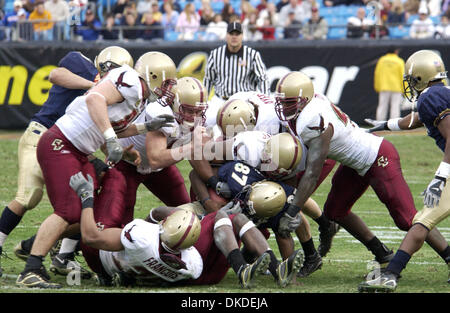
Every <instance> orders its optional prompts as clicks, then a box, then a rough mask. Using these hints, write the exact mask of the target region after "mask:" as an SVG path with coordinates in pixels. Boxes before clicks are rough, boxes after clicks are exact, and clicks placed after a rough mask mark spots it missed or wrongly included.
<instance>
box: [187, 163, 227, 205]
mask: <svg viewBox="0 0 450 313" xmlns="http://www.w3.org/2000/svg"><path fill="white" fill-rule="evenodd" d="M208 165H209V164H208ZM211 173H213V172H212V171H211ZM189 180H190V181H191V186H192V189H193V190H194V193H195V195H196V196H197V199H199V201H200V203H201V204H202V206H203V208H204V209H205V211H206V213H211V212H216V211H218V210H220V208H221V205H220V204H219V203H217V202H216V201H214V200H213V199H211V198H210V196H209V192H208V187H207V186H206V184H205V182H204V181H203V180H202V179H200V177H199V175H198V174H197V172H196V171H191V172H190V173H189Z"/></svg>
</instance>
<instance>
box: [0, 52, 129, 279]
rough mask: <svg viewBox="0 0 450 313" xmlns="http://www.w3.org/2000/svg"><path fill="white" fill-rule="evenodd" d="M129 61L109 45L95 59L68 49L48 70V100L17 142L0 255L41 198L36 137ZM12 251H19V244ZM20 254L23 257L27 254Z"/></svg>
mask: <svg viewBox="0 0 450 313" xmlns="http://www.w3.org/2000/svg"><path fill="white" fill-rule="evenodd" d="M133 63H134V62H133V59H132V57H131V55H130V54H129V53H128V51H127V50H125V49H124V48H121V47H118V46H110V47H107V48H105V49H103V50H102V51H101V52H100V53H99V54H98V55H97V57H96V58H95V62H92V61H91V60H90V59H89V58H87V57H86V56H84V55H83V54H81V53H80V52H75V51H73V52H69V53H68V54H67V55H66V56H64V57H63V58H62V59H61V61H60V62H59V64H58V67H57V68H55V69H53V70H52V71H51V72H50V75H49V80H50V82H51V83H53V86H52V88H51V89H50V91H49V96H48V99H47V101H46V102H45V103H44V105H43V106H42V108H41V110H40V111H39V112H38V113H36V114H35V115H34V116H33V117H32V118H31V122H30V123H29V125H28V127H27V129H26V130H25V132H24V134H23V135H22V137H21V138H20V141H19V147H18V157H19V163H18V166H19V173H18V188H17V193H16V197H15V199H14V200H12V201H11V202H10V203H9V204H8V205H7V206H6V207H5V209H4V210H3V213H2V215H1V217H0V254H1V252H2V246H3V243H4V241H5V240H6V238H7V237H8V235H9V233H10V232H11V231H12V230H13V229H14V228H15V227H16V226H17V225H18V224H19V222H20V220H21V219H22V217H23V215H24V214H25V213H26V211H27V210H31V209H33V208H35V207H36V206H37V205H38V204H39V202H40V201H41V199H42V195H43V186H44V178H43V176H42V171H41V169H40V167H39V164H38V161H37V158H36V146H37V143H38V141H39V139H40V138H41V137H42V135H43V134H44V133H45V132H46V131H47V129H49V128H50V127H52V126H53V124H54V123H55V122H56V120H57V119H58V118H59V117H61V116H62V115H63V114H64V112H65V110H66V107H67V106H68V105H69V104H70V103H71V102H72V101H73V100H74V99H75V98H76V97H78V96H81V95H82V94H83V93H85V92H86V90H88V89H89V88H91V87H93V86H94V84H95V82H97V81H98V80H99V78H100V77H103V76H104V75H105V74H106V73H107V72H108V71H109V70H110V69H112V68H115V67H119V66H121V65H124V64H127V65H129V66H133ZM66 242H67V241H66ZM28 243H30V241H28ZM30 249H31V246H29V247H28V251H29V250H30ZM15 250H20V247H19V248H17V249H15ZM63 251H64V250H63ZM23 257H24V258H26V257H28V255H26V256H23ZM64 260H65V262H66V263H67V262H68V261H74V260H73V254H71V255H68V256H67V257H66V258H65V259H64ZM0 273H1V269H0ZM83 273H84V272H83ZM84 274H88V273H84Z"/></svg>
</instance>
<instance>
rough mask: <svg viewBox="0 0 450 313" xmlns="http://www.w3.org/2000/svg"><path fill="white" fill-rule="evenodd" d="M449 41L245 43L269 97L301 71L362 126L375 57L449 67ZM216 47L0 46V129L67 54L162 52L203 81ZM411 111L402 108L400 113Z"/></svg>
mask: <svg viewBox="0 0 450 313" xmlns="http://www.w3.org/2000/svg"><path fill="white" fill-rule="evenodd" d="M449 43H450V41H448V40H379V41H375V40H327V41H293V42H289V41H272V42H258V43H247V44H248V45H250V46H252V47H254V48H256V49H258V51H260V52H261V55H262V57H263V60H264V62H265V64H266V66H267V69H268V79H269V80H270V82H271V90H272V92H273V91H274V90H275V86H276V83H277V81H278V79H279V78H280V77H281V76H283V75H284V74H285V73H286V72H288V71H291V70H302V71H304V72H305V73H307V74H308V75H310V76H311V77H312V78H313V79H314V85H315V88H316V90H317V91H318V92H321V93H324V94H326V95H327V96H328V97H329V98H330V100H332V101H333V102H334V103H335V104H337V105H338V106H339V107H340V108H341V109H342V110H343V111H344V112H346V113H347V114H348V115H349V116H350V118H351V119H352V120H354V121H355V122H356V123H358V124H362V123H364V122H363V119H364V118H366V117H371V118H374V117H375V110H376V106H377V101H378V97H377V94H376V93H375V91H374V89H373V73H374V69H375V64H376V62H377V60H378V58H379V57H380V56H382V55H384V54H385V53H386V52H387V50H388V49H389V48H390V47H391V46H392V45H395V46H398V47H400V48H401V49H402V50H401V53H400V56H401V57H402V58H403V59H405V60H406V59H407V58H408V56H409V55H411V54H412V53H413V52H415V51H417V50H420V49H432V50H435V51H437V52H439V53H440V54H441V56H442V58H443V61H444V63H446V64H450V63H449V62H450V44H449ZM221 44H223V43H221V42H164V41H161V42H153V41H152V42H120V43H116V42H101V43H100V42H93V43H87V42H51V43H49V42H44V43H43V42H33V43H4V44H2V45H1V46H0V129H22V128H25V127H26V125H27V124H28V122H29V120H30V118H31V117H32V115H33V114H34V113H35V112H37V111H38V110H39V109H40V107H41V106H42V104H43V103H44V102H45V100H46V98H47V95H48V90H49V88H50V87H51V83H50V82H49V81H48V74H49V73H50V71H51V70H52V69H53V68H54V67H55V66H57V65H58V61H59V60H60V59H61V58H62V57H63V56H64V55H65V54H66V53H68V52H69V51H73V50H77V51H81V52H82V53H83V54H84V55H86V56H87V57H89V58H91V59H92V60H94V58H95V56H96V55H97V53H98V52H99V51H100V50H101V49H103V48H104V47H106V46H108V45H120V46H123V47H125V48H127V49H128V50H129V51H130V53H131V55H132V56H133V58H134V59H135V60H136V59H137V58H138V57H139V56H140V55H142V54H143V53H145V52H147V51H150V50H157V51H161V52H164V53H167V54H168V55H169V56H171V57H172V59H173V60H174V61H175V63H176V64H177V65H178V72H179V76H180V77H182V76H195V77H197V78H199V79H202V78H203V74H204V68H205V64H206V59H207V56H208V53H209V51H210V50H211V49H213V48H215V47H217V46H218V45H221ZM408 110H410V104H408V103H404V106H403V113H404V114H406V113H407V111H408Z"/></svg>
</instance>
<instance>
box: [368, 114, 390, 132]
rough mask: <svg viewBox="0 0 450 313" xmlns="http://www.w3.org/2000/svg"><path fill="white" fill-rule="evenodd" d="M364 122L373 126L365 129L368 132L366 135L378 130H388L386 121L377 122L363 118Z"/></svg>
mask: <svg viewBox="0 0 450 313" xmlns="http://www.w3.org/2000/svg"><path fill="white" fill-rule="evenodd" d="M364 122H366V123H367V124H370V125H372V126H374V127H372V128H369V129H366V132H368V133H373V132H376V131H380V130H390V129H389V128H388V122H387V121H377V120H372V119H370V118H365V119H364Z"/></svg>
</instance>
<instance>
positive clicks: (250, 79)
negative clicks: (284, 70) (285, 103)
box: [203, 45, 270, 99]
mask: <svg viewBox="0 0 450 313" xmlns="http://www.w3.org/2000/svg"><path fill="white" fill-rule="evenodd" d="M203 84H204V85H205V87H206V90H208V93H210V92H211V89H212V87H214V90H215V94H216V95H217V96H218V97H220V98H223V99H228V98H229V97H231V96H232V95H234V94H235V93H236V92H239V91H259V92H261V93H265V94H269V91H270V90H269V88H270V86H269V81H268V79H267V73H266V66H265V65H264V63H263V61H262V59H261V54H260V53H259V52H258V51H256V50H255V49H253V48H250V47H248V46H245V45H243V46H242V48H241V49H240V50H239V51H238V52H237V53H231V52H229V50H228V49H227V45H223V46H221V47H218V48H216V49H214V50H212V51H211V53H210V54H209V57H208V62H207V64H206V72H205V78H204V80H203Z"/></svg>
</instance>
